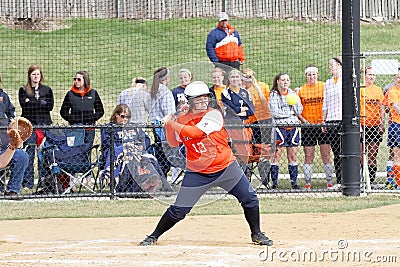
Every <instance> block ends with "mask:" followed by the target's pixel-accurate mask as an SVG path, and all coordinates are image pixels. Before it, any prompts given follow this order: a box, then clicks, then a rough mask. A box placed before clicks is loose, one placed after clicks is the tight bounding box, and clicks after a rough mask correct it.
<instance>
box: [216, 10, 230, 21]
mask: <svg viewBox="0 0 400 267" xmlns="http://www.w3.org/2000/svg"><path fill="white" fill-rule="evenodd" d="M228 19H229V17H228V14H226V13H225V12H221V13H219V15H218V21H223V20H228Z"/></svg>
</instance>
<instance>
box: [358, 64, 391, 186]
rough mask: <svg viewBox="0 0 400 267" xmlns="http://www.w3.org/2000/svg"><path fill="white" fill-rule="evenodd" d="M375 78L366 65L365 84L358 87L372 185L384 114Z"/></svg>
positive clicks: (382, 131) (379, 90)
mask: <svg viewBox="0 0 400 267" xmlns="http://www.w3.org/2000/svg"><path fill="white" fill-rule="evenodd" d="M375 79H376V75H375V73H374V72H373V69H372V67H371V66H368V67H367V68H366V69H365V86H364V87H361V89H360V95H361V97H360V115H361V127H362V129H363V133H364V135H363V136H364V137H365V140H364V141H365V146H366V147H365V148H366V150H367V157H368V172H369V177H370V181H371V184H372V185H373V182H374V180H375V178H376V171H377V167H376V156H377V155H378V151H379V144H380V143H381V142H382V140H383V138H382V137H383V133H384V132H385V128H384V120H383V119H384V116H385V108H384V105H383V99H384V96H383V92H382V88H380V87H378V86H376V85H374V82H375ZM361 162H363V161H361ZM364 167H365V166H364Z"/></svg>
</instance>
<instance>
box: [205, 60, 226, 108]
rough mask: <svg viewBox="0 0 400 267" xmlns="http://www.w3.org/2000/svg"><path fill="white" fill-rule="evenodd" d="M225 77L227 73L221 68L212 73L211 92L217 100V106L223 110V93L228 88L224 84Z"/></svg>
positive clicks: (214, 69) (216, 68) (213, 70)
mask: <svg viewBox="0 0 400 267" xmlns="http://www.w3.org/2000/svg"><path fill="white" fill-rule="evenodd" d="M225 75H226V72H225V71H224V70H223V69H221V68H219V67H215V68H213V69H212V71H211V80H212V83H213V85H212V86H211V87H210V88H209V89H210V92H211V93H212V94H213V97H214V98H215V101H216V104H217V105H218V106H219V107H220V108H221V109H223V108H224V104H223V103H222V91H224V89H225V88H226V86H225V84H224V79H225ZM214 107H216V106H214Z"/></svg>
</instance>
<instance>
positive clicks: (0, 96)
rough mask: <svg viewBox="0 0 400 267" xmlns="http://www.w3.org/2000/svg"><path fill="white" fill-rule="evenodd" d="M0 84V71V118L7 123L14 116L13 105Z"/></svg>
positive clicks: (0, 78) (0, 83)
mask: <svg viewBox="0 0 400 267" xmlns="http://www.w3.org/2000/svg"><path fill="white" fill-rule="evenodd" d="M1 85H2V76H1V73H0V120H5V121H6V122H7V123H8V122H10V120H11V119H13V118H14V117H15V107H14V105H13V104H12V103H11V100H10V97H9V96H8V94H7V93H6V91H4V89H3V88H2V86H1Z"/></svg>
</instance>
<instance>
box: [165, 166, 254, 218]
mask: <svg viewBox="0 0 400 267" xmlns="http://www.w3.org/2000/svg"><path fill="white" fill-rule="evenodd" d="M213 187H221V188H223V189H225V190H226V191H227V192H228V193H229V194H231V195H233V196H235V197H236V198H237V200H238V201H239V202H240V203H241V205H242V206H243V207H244V208H255V207H257V206H258V198H257V195H256V192H255V191H254V188H253V187H252V185H251V184H250V182H249V180H248V179H247V177H246V176H245V175H244V174H243V171H242V169H241V168H240V166H239V164H238V163H237V162H236V161H235V162H234V163H232V164H231V165H229V166H228V167H227V168H226V169H225V170H223V171H220V172H217V173H213V174H199V173H195V172H191V171H189V170H188V171H186V173H185V177H184V178H183V180H182V184H181V188H180V190H179V192H178V195H177V197H176V200H175V203H174V205H172V206H170V207H169V208H168V212H169V213H170V215H171V216H172V218H174V219H175V220H176V221H179V220H182V219H183V218H185V216H186V214H188V213H189V212H190V210H191V209H192V207H193V206H194V205H195V204H196V203H197V201H198V200H199V199H200V197H201V196H202V195H204V193H205V192H206V191H208V190H209V189H211V188H213Z"/></svg>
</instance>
